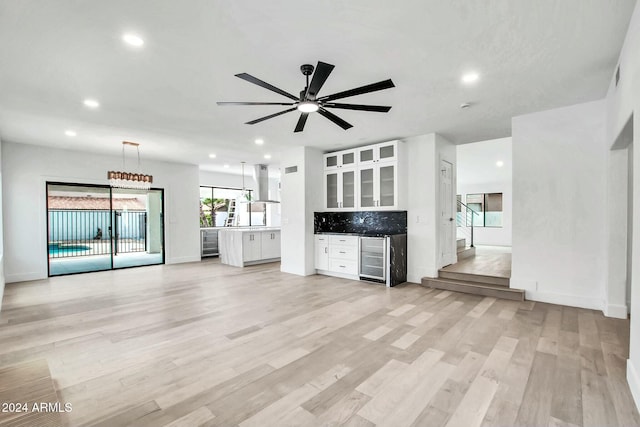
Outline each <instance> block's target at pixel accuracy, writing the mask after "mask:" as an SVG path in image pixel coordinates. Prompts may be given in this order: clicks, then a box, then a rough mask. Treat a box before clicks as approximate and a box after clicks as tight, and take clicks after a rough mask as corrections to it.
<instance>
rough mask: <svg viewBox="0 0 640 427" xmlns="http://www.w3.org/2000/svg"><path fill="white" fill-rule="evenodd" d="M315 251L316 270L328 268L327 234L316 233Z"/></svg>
mask: <svg viewBox="0 0 640 427" xmlns="http://www.w3.org/2000/svg"><path fill="white" fill-rule="evenodd" d="M315 240H316V244H315V247H316V253H315V260H316V262H315V267H316V270H328V269H329V236H327V235H324V234H316V239H315Z"/></svg>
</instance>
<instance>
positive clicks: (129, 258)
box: [46, 182, 164, 277]
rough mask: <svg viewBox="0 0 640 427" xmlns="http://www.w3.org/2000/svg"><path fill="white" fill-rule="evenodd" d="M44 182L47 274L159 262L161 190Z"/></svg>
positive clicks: (161, 255) (161, 258) (161, 247)
mask: <svg viewBox="0 0 640 427" xmlns="http://www.w3.org/2000/svg"><path fill="white" fill-rule="evenodd" d="M46 185H47V267H48V275H49V277H51V276H60V275H66V274H77V273H88V272H95V271H103V270H112V269H119V268H128V267H139V266H144V265H156V264H164V220H163V210H164V206H163V199H164V197H163V196H164V194H163V193H164V192H163V190H162V189H150V190H132V189H112V188H111V187H109V186H101V185H88V184H70V183H56V182H47V184H46Z"/></svg>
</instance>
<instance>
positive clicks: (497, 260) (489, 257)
mask: <svg viewBox="0 0 640 427" xmlns="http://www.w3.org/2000/svg"><path fill="white" fill-rule="evenodd" d="M442 270H443V271H451V272H454V273H469V274H483V275H487V276H496V277H509V278H510V277H511V248H510V247H502V246H476V254H475V255H474V256H472V257H469V258H465V259H462V260H460V261H458V262H457V263H455V264H451V265H448V266H446V267H444V268H443V269H442Z"/></svg>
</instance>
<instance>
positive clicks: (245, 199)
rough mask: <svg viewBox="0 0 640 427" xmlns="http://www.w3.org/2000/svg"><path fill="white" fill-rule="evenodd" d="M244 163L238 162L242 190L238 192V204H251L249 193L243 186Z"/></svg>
mask: <svg viewBox="0 0 640 427" xmlns="http://www.w3.org/2000/svg"><path fill="white" fill-rule="evenodd" d="M245 163H246V162H240V164H241V167H242V190H241V191H240V203H247V202H251V192H250V191H248V190H247V188H246V187H245V186H244V164H245Z"/></svg>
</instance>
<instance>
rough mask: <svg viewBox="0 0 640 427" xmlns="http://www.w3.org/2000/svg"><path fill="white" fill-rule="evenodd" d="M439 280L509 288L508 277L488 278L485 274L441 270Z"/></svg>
mask: <svg viewBox="0 0 640 427" xmlns="http://www.w3.org/2000/svg"><path fill="white" fill-rule="evenodd" d="M474 249H475V248H474ZM438 278H440V279H452V280H462V281H465V282H474V283H479V284H481V285H497V286H503V287H507V288H508V287H509V278H508V277H498V276H487V275H484V274H471V273H459V272H454V271H447V270H439V271H438Z"/></svg>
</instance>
